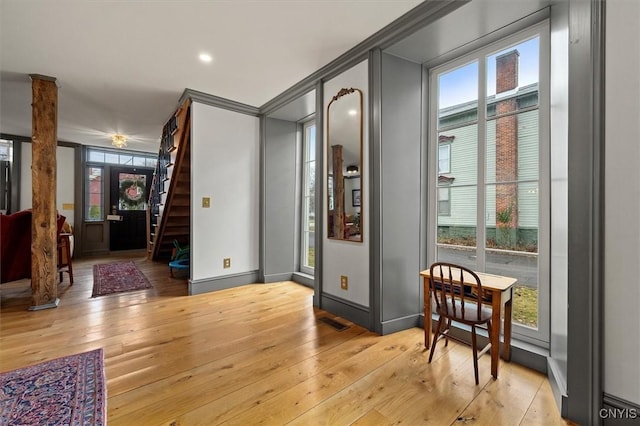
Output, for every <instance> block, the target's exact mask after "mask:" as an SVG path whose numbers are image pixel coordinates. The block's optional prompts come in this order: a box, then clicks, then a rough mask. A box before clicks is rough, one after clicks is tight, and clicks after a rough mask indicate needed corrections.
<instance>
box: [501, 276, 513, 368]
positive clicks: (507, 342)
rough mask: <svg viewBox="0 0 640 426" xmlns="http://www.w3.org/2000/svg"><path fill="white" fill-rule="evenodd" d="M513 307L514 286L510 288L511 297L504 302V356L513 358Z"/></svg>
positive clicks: (506, 358) (508, 359) (504, 357)
mask: <svg viewBox="0 0 640 426" xmlns="http://www.w3.org/2000/svg"><path fill="white" fill-rule="evenodd" d="M512 307H513V287H512V288H510V289H509V299H508V300H507V301H506V302H505V304H504V348H503V349H502V358H503V359H504V360H506V361H510V360H511V311H512Z"/></svg>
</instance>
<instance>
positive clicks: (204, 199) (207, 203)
mask: <svg viewBox="0 0 640 426" xmlns="http://www.w3.org/2000/svg"><path fill="white" fill-rule="evenodd" d="M202 207H204V208H205V209H208V208H209V207H211V198H209V197H202Z"/></svg>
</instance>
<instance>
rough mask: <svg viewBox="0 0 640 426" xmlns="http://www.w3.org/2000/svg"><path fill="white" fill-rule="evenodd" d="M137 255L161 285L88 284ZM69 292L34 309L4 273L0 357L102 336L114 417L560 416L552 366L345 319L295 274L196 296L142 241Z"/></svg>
mask: <svg viewBox="0 0 640 426" xmlns="http://www.w3.org/2000/svg"><path fill="white" fill-rule="evenodd" d="M127 258H132V259H134V260H135V261H136V263H137V264H138V266H139V268H140V269H141V270H142V271H143V272H144V273H145V275H147V277H148V278H149V279H150V281H151V282H152V283H153V284H154V288H153V289H150V290H144V291H137V292H131V293H126V294H120V295H109V296H103V297H98V298H94V299H92V298H91V290H92V285H93V277H92V265H93V264H94V263H105V262H110V261H118V260H123V259H127ZM74 269H75V284H74V285H73V286H72V287H69V284H68V278H67V276H66V275H65V280H64V282H63V283H62V284H61V285H60V286H59V296H60V299H61V303H60V306H59V307H58V308H57V309H49V310H45V311H39V312H28V311H27V310H26V309H27V307H28V306H29V302H30V299H29V296H30V289H29V282H28V281H27V280H23V281H18V282H14V283H8V284H3V285H2V286H1V287H0V290H1V313H0V329H1V338H0V371H7V370H12V369H15V368H19V367H24V366H26V365H29V364H34V363H37V362H40V361H44V360H48V359H52V358H56V357H60V356H64V355H69V354H73V353H78V352H83V351H87V350H91V349H95V348H100V347H101V348H104V351H105V364H106V365H105V369H106V377H107V394H108V401H107V409H108V419H107V420H108V424H109V425H110V426H117V425H146V424H150V425H212V424H219V423H225V424H235V425H253V424H275V425H280V424H296V425H316V424H328V425H350V424H353V425H379V424H406V425H419V424H434V425H452V424H467V423H468V424H481V425H560V424H565V422H564V421H563V420H562V419H561V418H560V416H559V414H558V410H557V409H556V406H555V404H554V402H553V397H552V394H551V389H550V387H549V383H548V381H547V380H546V378H545V376H544V375H542V374H539V373H537V372H534V371H531V370H528V369H526V368H524V367H521V366H518V365H516V364H513V363H504V362H502V363H501V365H500V377H499V379H498V380H497V381H494V380H492V379H491V377H490V367H489V357H488V356H484V357H482V358H481V360H480V385H479V386H475V384H474V379H473V364H472V360H471V350H470V348H468V347H466V346H463V345H458V344H456V343H455V342H451V343H450V344H449V347H448V348H445V347H444V345H440V346H439V347H438V349H437V351H436V355H435V357H434V361H433V363H432V364H428V363H427V358H428V355H429V354H428V352H426V351H425V350H424V349H423V334H422V330H421V329H418V328H415V329H410V330H406V331H403V332H399V333H394V334H391V335H387V336H378V335H375V334H374V333H371V332H368V331H366V330H365V329H363V328H361V327H359V326H357V325H354V324H351V323H348V322H347V321H345V320H341V319H339V320H340V321H342V322H343V323H346V324H348V325H349V326H350V327H349V328H348V329H346V330H344V331H340V332H339V331H336V330H335V329H334V328H333V327H331V326H329V325H327V324H325V323H323V322H319V321H318V319H319V318H320V317H325V316H326V317H331V318H335V317H333V316H332V315H329V314H327V313H326V312H323V311H319V310H315V309H314V308H313V306H312V290H311V289H309V288H306V287H303V286H299V285H297V284H295V283H292V282H282V283H275V284H255V285H247V286H243V287H239V288H235V289H230V290H223V291H218V292H214V293H208V294H204V295H199V296H186V294H187V283H186V280H185V279H171V278H169V277H168V268H167V266H166V265H165V264H162V263H155V262H151V261H147V260H145V259H144V255H142V254H139V253H129V254H125V255H119V256H110V257H108V258H101V259H81V260H76V261H75V262H74Z"/></svg>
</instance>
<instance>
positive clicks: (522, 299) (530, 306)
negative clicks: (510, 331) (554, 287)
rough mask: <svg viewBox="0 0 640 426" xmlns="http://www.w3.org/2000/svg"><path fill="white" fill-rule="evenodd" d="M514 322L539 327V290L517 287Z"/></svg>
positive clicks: (514, 295)
mask: <svg viewBox="0 0 640 426" xmlns="http://www.w3.org/2000/svg"><path fill="white" fill-rule="evenodd" d="M513 321H514V322H517V323H520V324H523V325H527V326H529V327H537V326H538V289H536V288H530V287H519V286H515V288H514V290H513Z"/></svg>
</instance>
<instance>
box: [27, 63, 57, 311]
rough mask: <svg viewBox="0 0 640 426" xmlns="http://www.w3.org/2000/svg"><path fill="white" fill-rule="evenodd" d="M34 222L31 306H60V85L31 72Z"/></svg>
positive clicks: (32, 229) (34, 307)
mask: <svg viewBox="0 0 640 426" xmlns="http://www.w3.org/2000/svg"><path fill="white" fill-rule="evenodd" d="M30 77H31V81H32V84H31V86H32V91H33V101H32V102H33V103H32V105H31V106H32V111H33V117H32V138H31V152H32V163H31V176H32V182H33V186H32V196H33V205H32V221H31V307H30V308H29V310H39V309H46V308H54V307H56V306H58V303H59V299H58V281H57V277H58V273H57V269H58V265H57V247H58V242H57V221H56V219H57V211H56V145H57V140H58V87H57V85H56V79H55V78H52V77H47V76H42V75H37V74H31V75H30Z"/></svg>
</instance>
